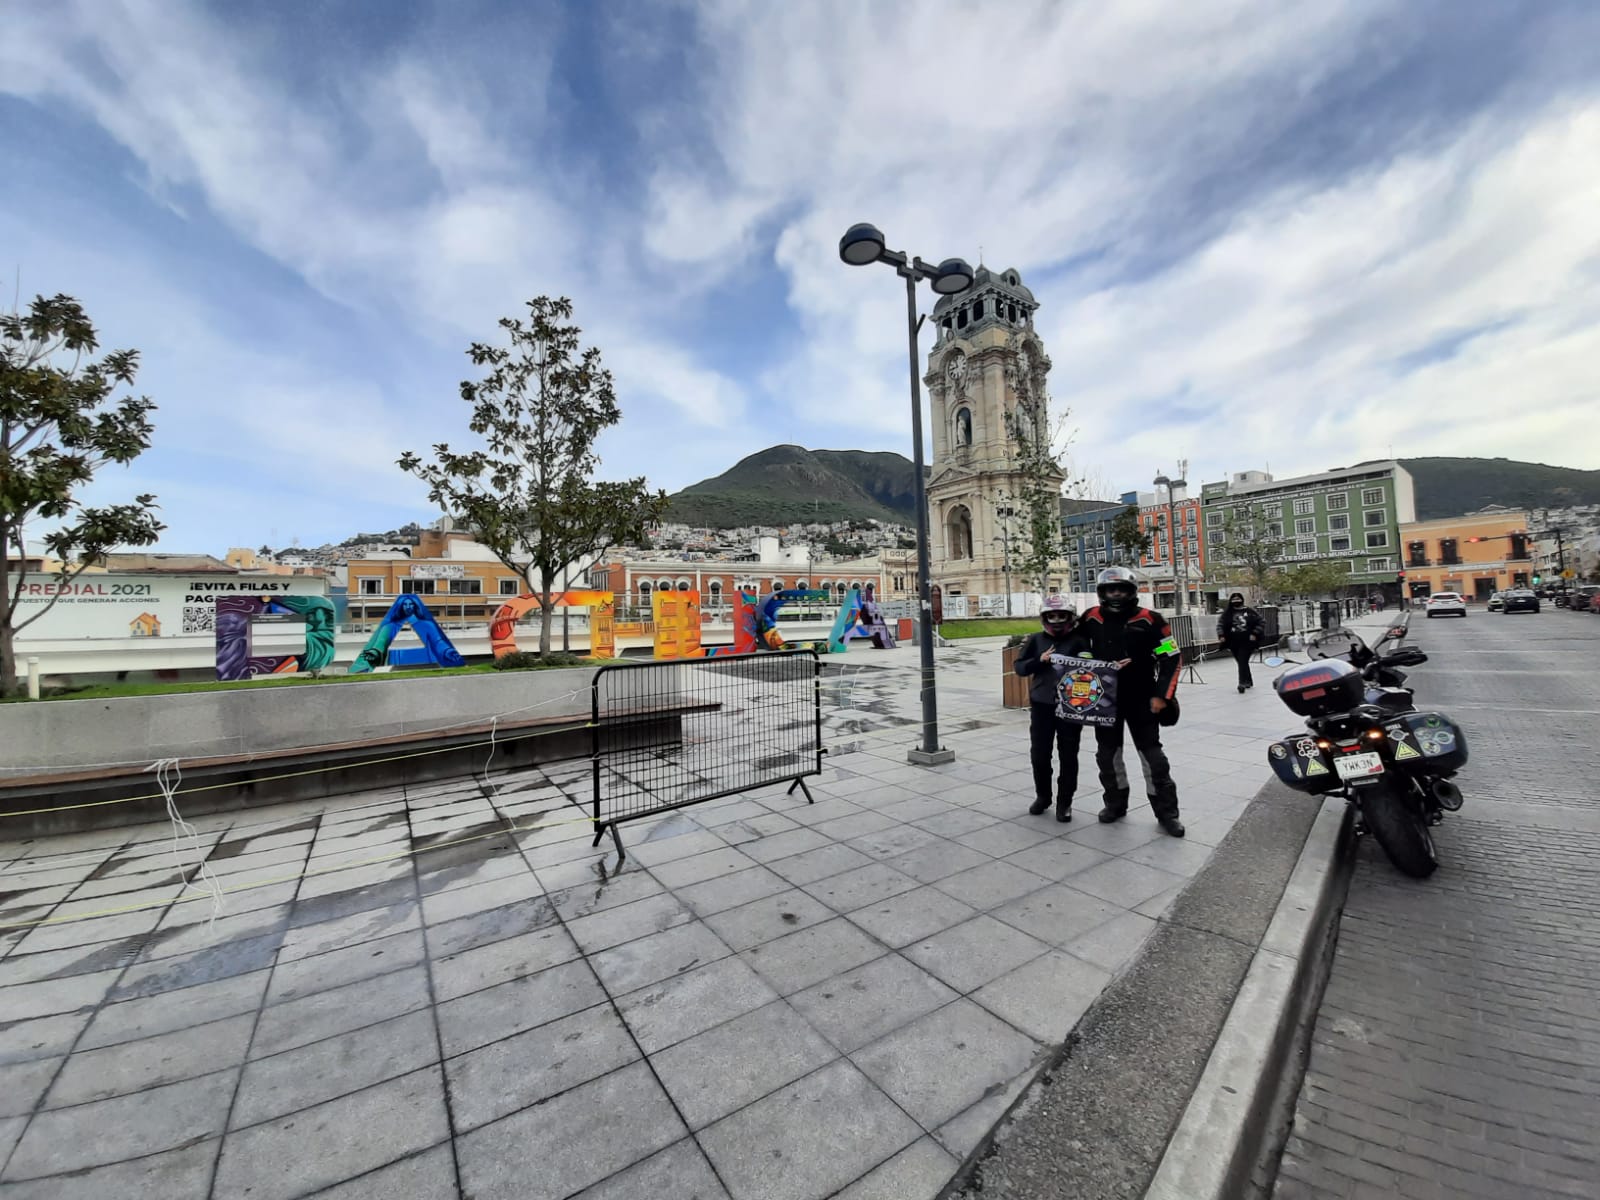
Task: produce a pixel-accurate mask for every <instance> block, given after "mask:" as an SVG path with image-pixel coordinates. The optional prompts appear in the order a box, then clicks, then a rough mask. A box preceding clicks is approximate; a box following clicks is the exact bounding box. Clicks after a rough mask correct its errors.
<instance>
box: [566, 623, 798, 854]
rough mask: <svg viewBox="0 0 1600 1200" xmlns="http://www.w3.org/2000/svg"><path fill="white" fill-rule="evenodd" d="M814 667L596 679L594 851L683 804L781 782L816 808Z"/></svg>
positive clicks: (667, 670) (625, 672)
mask: <svg viewBox="0 0 1600 1200" xmlns="http://www.w3.org/2000/svg"><path fill="white" fill-rule="evenodd" d="M821 674H822V666H821V663H820V661H819V659H818V657H817V654H816V652H815V651H814V650H800V651H786V652H781V653H761V654H741V655H728V656H719V657H715V658H703V659H686V660H674V661H666V662H650V663H639V664H628V665H623V664H616V665H610V666H605V667H602V668H600V670H599V671H597V672H595V677H594V684H593V702H592V703H593V714H592V715H593V720H592V730H593V741H592V747H593V751H592V758H593V784H594V794H593V821H594V844H595V845H597V846H598V845H599V844H600V839H601V838H603V837H604V836H605V835H606V833H608V832H609V833H610V834H611V838H612V841H613V842H615V844H616V847H617V855H618V861H619V862H620V861H621V860H622V859H623V858H625V857H626V851H625V850H624V849H623V846H622V837H621V834H620V833H619V828H620V826H622V825H623V824H624V823H626V822H628V821H636V820H639V819H640V818H642V817H650V816H654V815H656V814H658V813H663V812H667V811H669V810H672V809H677V808H684V807H686V806H688V805H691V804H702V803H704V802H706V801H708V800H716V799H720V798H721V797H724V796H732V795H737V794H738V793H741V792H747V791H750V790H752V789H754V788H760V787H767V786H770V785H772V784H778V783H788V784H789V792H790V793H791V794H792V793H793V792H794V791H795V790H796V789H797V788H798V789H799V790H800V791H802V792H804V793H805V796H806V800H807V801H810V802H814V798H813V797H812V795H811V789H810V788H808V787H807V786H806V782H805V780H806V777H807V776H810V775H818V774H820V773H821V771H822V754H823V749H822V688H821Z"/></svg>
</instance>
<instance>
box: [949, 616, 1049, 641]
mask: <svg viewBox="0 0 1600 1200" xmlns="http://www.w3.org/2000/svg"><path fill="white" fill-rule="evenodd" d="M1039 629H1040V625H1039V618H1038V617H979V618H977V619H975V620H970V621H946V622H945V623H944V624H943V625H941V626H939V632H940V633H941V634H943V635H944V636H945V637H947V638H981V637H1010V636H1011V635H1012V634H1016V633H1020V634H1023V635H1026V634H1030V633H1038V632H1039Z"/></svg>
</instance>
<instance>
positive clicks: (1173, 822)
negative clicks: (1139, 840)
mask: <svg viewBox="0 0 1600 1200" xmlns="http://www.w3.org/2000/svg"><path fill="white" fill-rule="evenodd" d="M1156 822H1157V823H1158V824H1159V825H1160V826H1161V828H1162V830H1163V831H1164V832H1165V833H1166V834H1168V836H1170V837H1175V838H1181V837H1182V836H1183V833H1184V830H1183V822H1182V821H1180V820H1178V815H1177V814H1176V813H1173V814H1171V815H1170V816H1165V817H1157V818H1156Z"/></svg>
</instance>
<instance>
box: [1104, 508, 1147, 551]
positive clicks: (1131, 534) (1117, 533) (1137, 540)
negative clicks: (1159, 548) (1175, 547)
mask: <svg viewBox="0 0 1600 1200" xmlns="http://www.w3.org/2000/svg"><path fill="white" fill-rule="evenodd" d="M1111 544H1112V545H1114V546H1120V547H1121V548H1122V549H1123V550H1126V551H1127V552H1128V554H1129V555H1131V556H1132V557H1133V558H1134V560H1135V561H1137V560H1138V559H1141V558H1143V557H1144V556H1145V555H1146V554H1149V553H1150V531H1149V530H1148V529H1143V528H1141V527H1140V525H1139V506H1138V505H1137V504H1130V505H1128V507H1127V508H1125V509H1123V510H1122V511H1121V512H1119V513H1118V514H1117V515H1116V517H1115V519H1113V520H1112V522H1111Z"/></svg>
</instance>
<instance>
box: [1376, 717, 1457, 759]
mask: <svg viewBox="0 0 1600 1200" xmlns="http://www.w3.org/2000/svg"><path fill="white" fill-rule="evenodd" d="M1384 731H1385V732H1386V733H1387V734H1388V735H1389V741H1390V742H1391V744H1392V746H1393V753H1394V760H1395V766H1397V767H1405V766H1412V767H1425V768H1426V769H1427V770H1428V771H1430V772H1438V773H1440V774H1443V773H1446V772H1451V771H1459V770H1460V769H1461V768H1462V767H1464V766H1466V765H1467V737H1466V734H1464V733H1463V732H1462V731H1461V726H1459V725H1457V724H1456V723H1455V722H1454V721H1452V720H1451V719H1450V718H1449V717H1447V716H1445V715H1444V714H1443V713H1436V712H1414V713H1406V714H1404V715H1403V716H1399V717H1397V718H1396V719H1394V720H1392V721H1387V722H1385V724H1384Z"/></svg>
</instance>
